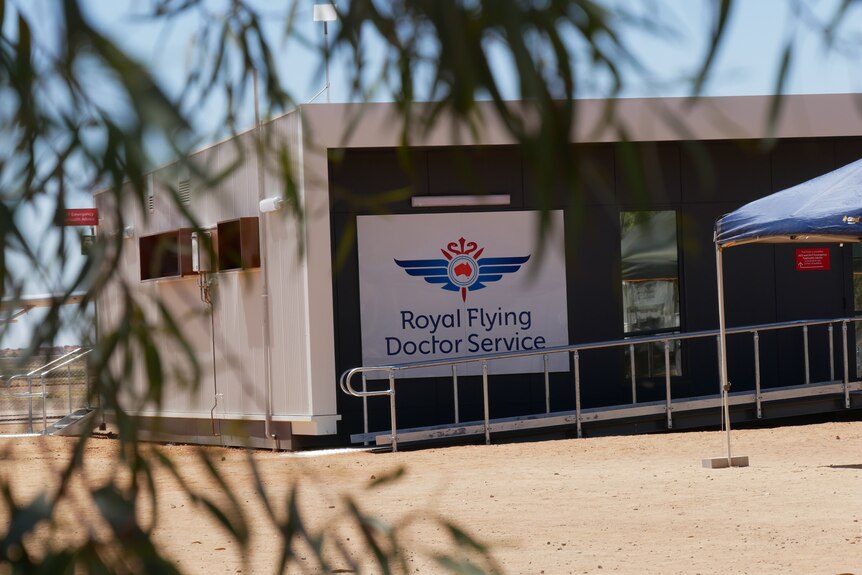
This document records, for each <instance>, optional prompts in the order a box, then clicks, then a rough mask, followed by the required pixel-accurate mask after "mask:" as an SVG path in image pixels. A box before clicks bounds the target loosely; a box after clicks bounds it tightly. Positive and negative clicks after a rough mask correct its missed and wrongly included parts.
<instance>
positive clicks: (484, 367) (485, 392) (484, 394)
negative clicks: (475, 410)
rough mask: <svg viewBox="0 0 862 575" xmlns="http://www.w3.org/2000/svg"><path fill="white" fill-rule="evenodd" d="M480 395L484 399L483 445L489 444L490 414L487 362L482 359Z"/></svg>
mask: <svg viewBox="0 0 862 575" xmlns="http://www.w3.org/2000/svg"><path fill="white" fill-rule="evenodd" d="M482 397H483V399H484V401H485V445H491V414H490V410H489V409H488V362H487V361H482Z"/></svg>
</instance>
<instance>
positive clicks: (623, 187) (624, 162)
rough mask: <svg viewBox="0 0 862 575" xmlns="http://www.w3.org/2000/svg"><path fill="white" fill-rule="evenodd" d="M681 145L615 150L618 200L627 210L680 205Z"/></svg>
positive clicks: (630, 146)
mask: <svg viewBox="0 0 862 575" xmlns="http://www.w3.org/2000/svg"><path fill="white" fill-rule="evenodd" d="M679 150H680V145H679V144H678V143H676V142H661V143H654V142H646V143H621V144H617V145H615V146H614V158H615V161H614V181H615V187H616V198H617V202H618V204H619V205H620V206H623V207H624V208H625V209H646V208H647V207H649V208H650V209H655V208H656V207H657V206H669V205H673V204H678V203H679V202H680V199H681V196H680V152H679Z"/></svg>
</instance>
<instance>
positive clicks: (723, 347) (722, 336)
mask: <svg viewBox="0 0 862 575" xmlns="http://www.w3.org/2000/svg"><path fill="white" fill-rule="evenodd" d="M715 269H716V273H717V280H718V349H719V355H720V356H721V357H719V373H720V377H721V403H722V408H723V411H724V414H723V415H724V433H725V437H726V440H727V465H728V467H730V466H731V463H732V458H733V455H732V452H731V448H730V405H729V401H728V394H727V388H728V383H727V327H726V326H725V322H724V265H723V263H722V259H721V247H720V246H719V245H718V244H717V243H716V244H715Z"/></svg>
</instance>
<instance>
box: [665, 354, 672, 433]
mask: <svg viewBox="0 0 862 575" xmlns="http://www.w3.org/2000/svg"><path fill="white" fill-rule="evenodd" d="M664 393H665V402H666V403H665V413H666V414H667V428H668V429H673V415H671V412H672V407H671V396H670V342H669V341H668V340H664Z"/></svg>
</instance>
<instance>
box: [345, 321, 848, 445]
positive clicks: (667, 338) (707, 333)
mask: <svg viewBox="0 0 862 575" xmlns="http://www.w3.org/2000/svg"><path fill="white" fill-rule="evenodd" d="M855 321H862V316H858V317H857V316H851V317H839V318H830V319H814V320H793V321H785V322H778V323H770V324H756V325H749V326H740V327H734V328H728V329H727V330H726V333H727V334H728V335H733V334H743V333H749V334H752V335H753V336H754V343H755V363H756V367H757V373H756V381H755V385H756V398H757V413H758V417H760V415H761V406H760V371H759V364H760V360H759V340H760V333H761V332H765V331H777V330H782V329H792V328H798V327H802V328H803V337H804V347H805V381H806V383H810V377H809V362H808V327H810V326H818V325H828V326H829V336H830V337H829V349H830V377H832V378H833V379H834V371H835V370H834V357H833V355H834V354H833V345H834V344H833V342H832V334H833V325H834V324H836V323H841V324H842V334H843V343H844V345H843V348H844V395H845V405H846V406H847V407H849V404H850V398H849V388H848V384H849V375H848V372H847V370H848V365H849V361H848V356H847V353H848V351H847V324H848V323H849V322H855ZM718 335H719V330H718V329H710V330H701V331H695V332H687V333H679V332H668V333H664V334H656V335H649V336H633V337H628V338H623V339H616V340H609V341H602V342H591V343H579V344H569V345H562V346H554V347H548V348H545V349H539V350H529V351H519V352H503V353H494V354H484V355H473V356H462V357H455V358H448V359H434V360H427V361H420V362H408V363H401V364H389V365H377V366H362V367H354V368H352V369H348V370H346V371H344V372H343V373H342V374H341V376H340V377H339V381H338V384H339V387H340V388H341V391H342V392H344V393H345V394H347V395H352V396H354V397H361V398H362V399H363V412H364V413H367V406H366V405H365V401H366V400H367V398H369V397H378V396H389V399H390V413H391V423H392V437H391V441H392V449H393V451H397V449H398V445H397V437H396V426H395V374H396V372H399V371H407V370H413V369H423V368H432V367H442V366H452V374H453V383H454V386H455V390H456V393H457V371H456V369H455V366H457V365H462V364H470V363H479V364H481V365H482V380H483V395H484V404H485V439H486V442H490V425H489V416H488V392H487V388H488V362H491V361H496V360H501V359H511V358H519V357H539V356H543V357H544V358H545V361H544V364H545V379H546V383H547V379H548V362H547V357H548V356H549V355H551V354H556V353H570V354H572V356H573V361H574V371H575V390H576V393H575V403H576V408H575V409H576V414H577V417H576V419H577V425H578V436H579V437H580V436H581V417H580V411H581V410H580V369H579V360H580V352H582V351H585V350H593V349H606V348H615V347H629V349H630V350H632V351H633V348H634V346H636V345H642V344H649V343H664V360H665V385H666V396H667V397H666V400H667V416H668V427H671V426H672V419H671V393H670V383H671V373H670V366H669V355H670V342H672V341H684V340H690V339H699V338H705V337H718ZM381 372H384V373H386V374H387V378H388V379H389V387H388V388H386V389H382V390H368V389H367V387H366V385H365V381H366V378H367V374H369V373H381ZM357 374H362V380H363V386H362V387H363V389H362V390H358V389H356V388H354V387H353V385H352V382H351V380H352V379H353V377H354V376H355V375H357ZM631 378H632V403H637V398H636V391H635V384H636V376H635V371H634V361H632V368H631ZM546 389H547V385H546ZM546 399H547V398H546ZM546 403H547V401H546ZM456 405H457V403H456ZM549 409H550V408H549V407H548V408H547V410H548V411H549ZM456 418H457V413H456ZM365 428H366V433H367V416H366V422H365Z"/></svg>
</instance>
